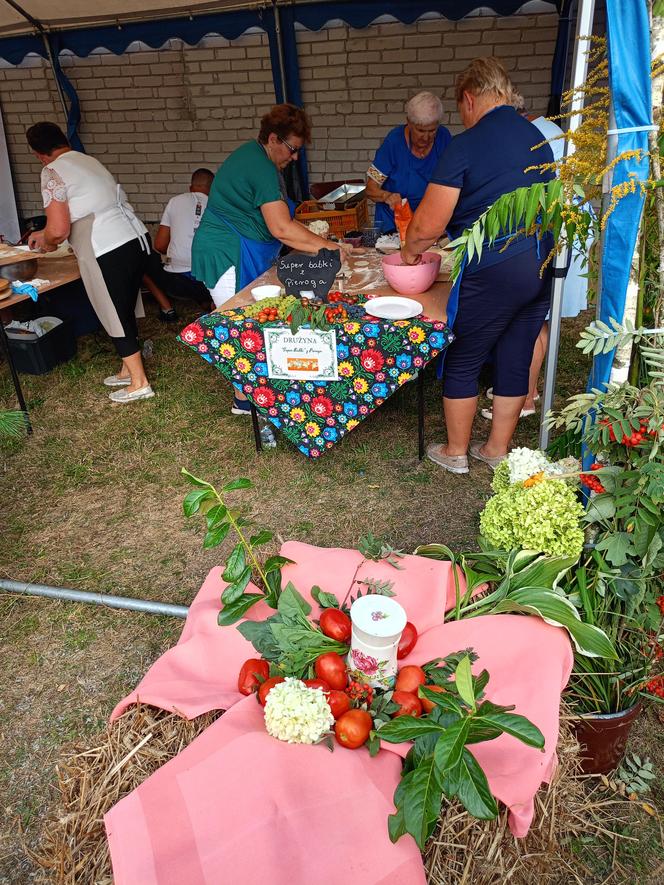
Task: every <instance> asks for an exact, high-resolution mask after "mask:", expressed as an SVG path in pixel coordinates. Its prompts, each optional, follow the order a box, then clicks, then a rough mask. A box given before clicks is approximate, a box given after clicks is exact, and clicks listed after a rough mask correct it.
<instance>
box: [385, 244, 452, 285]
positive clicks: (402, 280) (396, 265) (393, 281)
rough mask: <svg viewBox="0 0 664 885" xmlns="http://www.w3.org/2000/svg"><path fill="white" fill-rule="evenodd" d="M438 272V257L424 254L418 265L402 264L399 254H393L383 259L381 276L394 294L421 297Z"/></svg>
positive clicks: (432, 254)
mask: <svg viewBox="0 0 664 885" xmlns="http://www.w3.org/2000/svg"><path fill="white" fill-rule="evenodd" d="M439 271H440V255H436V254H435V253H434V252H425V253H424V254H423V255H422V261H421V262H420V263H419V264H413V265H410V264H402V263H401V254H400V253H399V252H395V253H394V254H393V255H386V256H385V257H384V258H383V274H384V275H385V279H386V280H387V282H388V283H389V284H390V286H392V288H393V289H394V290H395V292H398V293H399V294H400V295H421V294H422V292H426V291H427V290H428V289H430V288H431V287H432V286H433V284H434V282H435V280H436V277H437V276H438V273H439Z"/></svg>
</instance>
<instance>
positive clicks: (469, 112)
mask: <svg viewBox="0 0 664 885" xmlns="http://www.w3.org/2000/svg"><path fill="white" fill-rule="evenodd" d="M512 92H513V90H512V84H511V83H510V80H509V77H508V76H507V74H506V72H505V69H504V68H503V66H502V65H501V64H500V62H499V61H497V59H495V58H479V59H475V60H474V61H473V62H472V63H471V64H470V66H469V67H468V68H467V69H466V70H465V71H464V72H463V73H462V74H460V75H459V77H458V78H457V83H456V100H457V105H458V107H459V113H460V115H461V121H462V123H463V125H464V127H465V130H466V131H465V132H462V133H461V134H460V135H457V136H456V137H455V138H453V139H452V141H451V142H450V144H449V146H448V147H447V149H446V150H445V152H444V153H443V155H442V156H441V158H440V161H439V163H438V166H437V168H436V170H435V172H434V173H433V175H432V177H431V184H429V186H428V188H427V191H426V194H425V195H424V198H423V199H422V202H421V203H420V207H419V209H418V211H417V213H416V214H415V217H414V218H413V220H412V222H411V224H410V226H409V228H408V235H407V238H406V243H405V246H404V248H403V249H402V252H401V255H402V259H403V261H404V263H405V264H415V263H417V261H418V260H419V256H420V255H421V253H422V252H424V251H426V249H427V248H428V247H429V246H430V245H431V244H432V243H433V242H434V241H435V240H436V239H438V237H439V236H440V235H441V233H442V232H443V231H445V230H447V231H448V233H449V236H450V238H452V239H453V238H455V237H458V236H459V235H460V234H461V233H463V231H464V230H466V229H467V228H469V227H470V226H471V225H472V224H473V223H474V222H475V221H476V220H477V218H478V217H479V216H480V215H481V214H482V213H483V212H485V211H486V209H487V208H488V207H489V206H491V205H492V204H493V203H495V201H496V200H497V199H498V197H500V196H501V195H502V194H506V193H509V192H510V191H513V190H515V189H516V188H518V187H527V186H529V185H531V184H534V183H535V182H537V181H548V180H550V179H551V178H552V177H553V174H552V173H551V172H546V173H542V174H540V173H539V172H538V171H536V170H531V171H530V172H526V171H525V170H526V169H527V168H528V167H533V166H538V165H539V164H542V163H550V162H551V161H552V159H553V154H552V153H551V148H550V147H549V145H548V144H544V145H542V146H541V147H539V148H538V149H537V150H533V148H534V147H535V145H538V144H541V142H542V135H541V133H540V132H539V130H538V129H536V128H535V126H533V125H532V123H530V122H529V121H528V120H526V119H525V118H524V117H522V116H521V115H520V114H519V113H518V112H517V111H516V110H515V109H514V108H513V107H512V106H511V104H510V102H511V101H512ZM512 233H513V232H512V231H507V230H506V231H503V232H502V240H501V242H499V243H497V244H495V245H494V246H493V248H491V249H489V248H486V247H485V248H484V249H483V250H482V255H481V258H480V261H479V262H478V261H477V259H476V258H474V259H473V261H471V262H469V264H468V265H467V267H466V268H465V271H464V273H463V277H462V279H461V281H460V282H459V281H457V284H456V286H455V289H454V290H453V292H452V295H451V296H450V303H449V305H448V316H449V319H450V321H451V323H452V329H453V330H454V333H455V336H456V340H455V341H454V343H453V344H452V345H451V346H450V348H449V350H448V351H447V354H446V357H445V369H444V389H443V405H444V410H445V423H446V425H447V445H443V444H441V443H433V444H432V445H430V446H429V448H428V449H427V455H428V456H429V458H431V460H433V461H435V462H436V463H437V464H439V465H440V466H441V467H443V468H444V469H445V470H449V471H450V472H452V473H468V458H467V453H468V451H469V445H470V454H471V455H472V457H474V458H477V459H478V460H480V461H484V462H485V463H487V464H489V465H491V467H497V466H498V464H499V463H500V461H502V460H503V458H504V457H505V455H506V454H507V451H508V448H509V445H510V442H511V439H512V434H513V433H514V429H515V427H516V424H517V421H518V419H519V414H520V412H521V409H522V408H523V403H524V401H525V398H526V394H527V393H528V370H529V367H530V360H531V357H532V355H533V346H534V344H535V341H536V339H537V336H538V334H539V331H540V329H541V327H542V323H543V322H544V317H545V316H546V314H547V311H548V309H549V302H550V299H551V279H550V275H549V274H548V273H546V274H545V275H544V277H543V278H542V277H540V268H541V266H542V263H543V262H544V259H545V258H546V256H547V255H548V253H549V251H550V249H551V246H552V242H549V243H546V242H543V243H542V244H541V245H540V243H539V242H538V241H537V239H536V237H534V236H531V237H526V236H519V237H517V238H515V239H514V240H512V241H511V242H510V243H509V245H508V246H507V248H505V246H506V243H507V242H508V241H509V239H510V234H512ZM457 293H458V309H457V310H456V316H452V315H453V314H454V312H455V301H456V296H457ZM489 357H492V359H493V366H494V385H493V396H494V398H493V422H492V425H491V433H490V435H489V438H488V440H486V441H485V442H475V443H473V444H470V435H471V430H472V425H473V419H474V417H475V411H476V409H477V394H478V378H479V374H480V370H481V368H482V366H483V364H484V363H485V362H486V361H487V360H488V359H489Z"/></svg>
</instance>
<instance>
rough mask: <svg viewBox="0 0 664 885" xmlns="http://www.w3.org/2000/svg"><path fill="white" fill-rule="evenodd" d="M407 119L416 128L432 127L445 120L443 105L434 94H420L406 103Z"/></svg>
mask: <svg viewBox="0 0 664 885" xmlns="http://www.w3.org/2000/svg"><path fill="white" fill-rule="evenodd" d="M406 119H407V120H408V121H409V122H411V123H414V124H415V126H430V125H431V124H432V123H440V121H441V120H442V119H443V103H442V101H441V100H440V99H439V98H438V96H437V95H434V94H433V92H418V93H417V95H414V96H413V97H412V98H411V99H410V101H407V102H406Z"/></svg>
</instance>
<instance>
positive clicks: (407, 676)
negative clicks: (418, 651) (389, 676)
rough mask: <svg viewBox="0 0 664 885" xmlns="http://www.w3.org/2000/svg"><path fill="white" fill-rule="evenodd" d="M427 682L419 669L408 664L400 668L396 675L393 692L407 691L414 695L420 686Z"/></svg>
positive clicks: (425, 675)
mask: <svg viewBox="0 0 664 885" xmlns="http://www.w3.org/2000/svg"><path fill="white" fill-rule="evenodd" d="M426 681H427V674H426V673H425V672H424V670H423V669H422V668H421V667H416V666H415V665H414V664H409V665H408V666H406V667H402V668H401V669H400V670H399V672H398V673H397V682H396V685H395V691H409V692H412V693H415V692H416V691H417V689H418V688H419V686H420V685H424V683H425V682H426Z"/></svg>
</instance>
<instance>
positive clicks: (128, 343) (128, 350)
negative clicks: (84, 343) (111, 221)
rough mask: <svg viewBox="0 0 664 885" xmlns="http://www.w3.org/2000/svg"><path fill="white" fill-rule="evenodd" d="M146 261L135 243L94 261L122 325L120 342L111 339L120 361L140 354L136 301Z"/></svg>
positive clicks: (114, 250) (133, 241)
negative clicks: (121, 358)
mask: <svg viewBox="0 0 664 885" xmlns="http://www.w3.org/2000/svg"><path fill="white" fill-rule="evenodd" d="M146 258H147V255H146V253H145V252H144V251H143V249H141V244H140V242H139V241H138V239H134V240H130V241H129V242H128V243H123V244H122V246H118V248H117V249H112V250H111V251H110V252H106V253H105V254H104V255H99V256H98V257H97V264H98V265H99V267H100V269H101V272H102V275H103V277H104V281H105V283H106V288H107V289H108V293H109V295H110V296H111V301H112V302H113V306H114V307H115V310H116V312H117V314H118V317H119V319H120V323H121V324H122V330H123V332H124V335H123V336H122V337H121V338H114V337H113V336H111V341H112V342H113V344H114V345H115V349H116V351H117V352H118V355H119V356H121V357H123V358H124V357H127V356H133V355H134V354H135V353H138V351H139V346H138V325H137V323H136V300H137V298H138V292H139V289H140V287H141V280H142V279H143V274H144V273H145V261H146Z"/></svg>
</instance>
